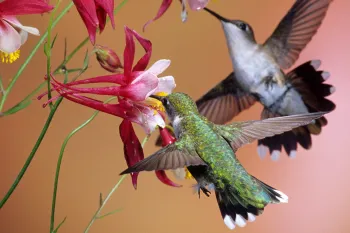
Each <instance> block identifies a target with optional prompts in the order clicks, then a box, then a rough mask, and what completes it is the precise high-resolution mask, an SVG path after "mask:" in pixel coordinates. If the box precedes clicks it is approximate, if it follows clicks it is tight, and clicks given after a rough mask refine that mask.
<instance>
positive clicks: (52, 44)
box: [51, 33, 58, 49]
mask: <svg viewBox="0 0 350 233" xmlns="http://www.w3.org/2000/svg"><path fill="white" fill-rule="evenodd" d="M57 36H58V33H56V35H55V37H54V38H53V41H52V43H51V49H53V46H54V45H55V42H56V39H57Z"/></svg>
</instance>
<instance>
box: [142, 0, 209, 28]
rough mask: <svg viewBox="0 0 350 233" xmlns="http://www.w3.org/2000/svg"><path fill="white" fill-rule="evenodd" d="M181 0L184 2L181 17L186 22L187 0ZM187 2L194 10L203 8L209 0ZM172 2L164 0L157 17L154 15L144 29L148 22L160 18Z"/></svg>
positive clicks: (189, 0) (188, 0) (190, 0)
mask: <svg viewBox="0 0 350 233" xmlns="http://www.w3.org/2000/svg"><path fill="white" fill-rule="evenodd" d="M180 1H181V4H182V12H181V19H182V22H185V21H186V20H187V11H186V0H180ZM187 2H188V5H189V6H190V8H191V9H192V10H201V9H203V8H204V7H205V6H206V5H207V4H208V2H209V0H187ZM171 3H172V0H163V2H162V5H161V6H160V8H159V10H158V13H157V15H156V17H154V18H153V19H152V20H150V21H148V22H147V23H146V24H145V25H144V26H143V30H145V28H146V27H147V25H148V24H150V23H152V22H153V21H155V20H157V19H159V18H160V17H161V16H162V15H163V14H164V13H165V12H166V11H167V10H168V8H169V7H170V5H171Z"/></svg>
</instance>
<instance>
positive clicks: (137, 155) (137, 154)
mask: <svg viewBox="0 0 350 233" xmlns="http://www.w3.org/2000/svg"><path fill="white" fill-rule="evenodd" d="M119 134H120V138H121V139H122V141H123V143H124V157H125V160H126V163H127V165H128V167H130V166H133V165H134V164H135V163H137V162H139V161H141V160H143V159H144V154H143V149H142V146H141V143H140V141H139V139H138V138H137V136H136V133H135V131H134V128H133V127H132V124H131V122H130V121H129V120H123V121H122V123H121V124H120V126H119ZM137 176H138V173H132V174H131V177H132V183H133V185H134V188H135V189H136V186H137Z"/></svg>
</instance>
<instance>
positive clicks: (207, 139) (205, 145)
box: [121, 93, 326, 229]
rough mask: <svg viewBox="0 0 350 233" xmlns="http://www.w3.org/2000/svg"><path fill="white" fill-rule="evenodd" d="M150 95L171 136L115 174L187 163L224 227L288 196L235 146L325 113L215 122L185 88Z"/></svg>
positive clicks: (243, 222) (242, 222) (252, 217)
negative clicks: (212, 197)
mask: <svg viewBox="0 0 350 233" xmlns="http://www.w3.org/2000/svg"><path fill="white" fill-rule="evenodd" d="M151 97H152V98H156V99H158V100H160V101H161V102H162V104H163V106H164V108H165V110H166V112H167V115H168V117H169V120H170V121H171V123H172V125H173V127H174V132H175V136H176V138H177V141H176V142H175V143H173V144H170V145H168V146H166V147H164V148H162V149H160V150H159V151H157V152H156V153H154V154H152V155H151V156H149V157H147V158H146V159H144V160H142V161H140V162H138V163H136V164H135V165H133V166H131V167H129V168H128V169H126V170H125V171H123V172H122V173H121V174H128V173H133V172H141V171H154V170H169V169H171V170H175V169H178V168H183V167H187V169H188V170H189V172H190V173H191V174H192V176H193V177H194V178H195V180H196V181H197V183H198V188H199V189H198V194H199V193H200V190H202V192H203V193H204V194H206V195H207V196H209V194H210V191H209V190H210V189H214V190H215V194H216V198H217V202H218V205H219V208H220V211H221V214H222V217H223V220H224V222H225V224H226V225H227V227H228V228H230V229H234V228H235V226H236V225H238V226H240V227H243V226H245V225H246V222H247V221H254V220H255V217H256V216H258V215H259V214H261V213H262V212H263V210H264V207H265V206H266V205H267V204H270V203H286V202H288V197H287V196H286V195H285V194H284V193H282V192H281V191H279V190H277V189H275V188H272V187H270V186H268V185H267V184H265V183H263V182H262V181H260V180H258V179H257V178H255V177H254V176H252V175H250V174H249V173H248V172H247V171H246V170H245V169H244V167H243V166H242V165H241V164H240V162H239V161H238V159H237V158H236V154H235V153H236V151H237V149H238V148H239V147H241V146H243V145H244V144H247V143H251V142H252V141H254V140H256V139H262V138H265V137H271V136H273V135H275V134H280V133H283V132H285V131H289V130H291V129H293V128H295V127H299V126H301V125H306V124H309V123H311V122H312V121H314V120H315V119H317V118H320V117H322V116H323V115H324V114H325V113H326V112H315V113H307V114H300V115H292V116H285V117H276V118H268V119H264V120H258V121H245V122H235V123H232V124H229V125H216V124H214V123H212V122H210V121H209V120H207V119H206V118H205V117H203V116H201V115H200V114H199V112H198V109H197V106H196V104H195V103H194V101H193V100H192V99H191V98H190V97H189V96H188V95H187V94H184V93H173V94H170V95H168V96H166V97H159V96H154V95H152V96H151ZM208 189H209V190H208Z"/></svg>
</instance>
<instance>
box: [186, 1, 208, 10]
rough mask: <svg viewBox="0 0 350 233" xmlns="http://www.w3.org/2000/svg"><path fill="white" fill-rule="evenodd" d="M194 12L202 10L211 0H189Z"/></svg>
mask: <svg viewBox="0 0 350 233" xmlns="http://www.w3.org/2000/svg"><path fill="white" fill-rule="evenodd" d="M187 1H188V5H190V8H191V9H192V10H202V9H203V8H204V7H206V6H207V5H208V3H209V0H187Z"/></svg>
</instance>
